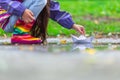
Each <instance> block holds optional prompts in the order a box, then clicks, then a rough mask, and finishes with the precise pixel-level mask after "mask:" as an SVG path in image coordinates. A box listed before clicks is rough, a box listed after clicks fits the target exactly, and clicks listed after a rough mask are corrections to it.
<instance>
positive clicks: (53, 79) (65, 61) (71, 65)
mask: <svg viewBox="0 0 120 80" xmlns="http://www.w3.org/2000/svg"><path fill="white" fill-rule="evenodd" d="M119 50H120V46H119V45H115V44H107V45H93V44H84V45H83V44H65V45H62V44H48V45H47V46H42V45H41V46H40V45H14V46H13V45H0V80H119V79H120V77H119V74H120V70H119V68H120V54H119V53H120V51H119Z"/></svg>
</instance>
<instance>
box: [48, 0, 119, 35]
mask: <svg viewBox="0 0 120 80" xmlns="http://www.w3.org/2000/svg"><path fill="white" fill-rule="evenodd" d="M58 1H59V2H60V5H61V10H66V11H67V12H69V13H71V15H72V17H73V20H74V21H75V23H77V24H81V25H84V26H85V29H86V33H87V34H91V33H94V32H102V33H110V32H116V33H117V32H120V19H119V18H120V5H119V3H120V0H58ZM53 24H54V25H53ZM48 34H49V35H52V36H54V35H57V34H65V35H70V34H77V33H76V32H75V31H73V30H67V29H64V28H62V27H61V26H59V25H58V24H56V23H55V22H53V21H50V23H49V28H48Z"/></svg>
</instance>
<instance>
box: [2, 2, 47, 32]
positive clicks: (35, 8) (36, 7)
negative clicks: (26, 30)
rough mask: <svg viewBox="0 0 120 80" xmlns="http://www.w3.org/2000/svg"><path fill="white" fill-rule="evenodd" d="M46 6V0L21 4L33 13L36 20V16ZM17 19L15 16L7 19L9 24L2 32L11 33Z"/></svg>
mask: <svg viewBox="0 0 120 80" xmlns="http://www.w3.org/2000/svg"><path fill="white" fill-rule="evenodd" d="M46 4H47V1H46V0H24V2H23V3H22V5H23V6H25V7H26V8H28V9H30V10H31V11H32V12H33V14H34V16H35V18H37V16H38V15H39V13H40V12H41V11H42V9H43V8H44V7H45V5H46ZM18 18H19V17H17V16H16V15H12V16H11V17H10V19H9V23H8V24H7V25H6V28H5V29H4V30H5V31H6V32H13V28H14V25H15V23H16V21H17V20H18Z"/></svg>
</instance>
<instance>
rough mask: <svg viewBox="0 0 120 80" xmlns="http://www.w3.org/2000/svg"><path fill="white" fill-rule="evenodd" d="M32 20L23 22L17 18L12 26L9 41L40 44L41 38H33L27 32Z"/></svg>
mask: <svg viewBox="0 0 120 80" xmlns="http://www.w3.org/2000/svg"><path fill="white" fill-rule="evenodd" d="M33 24H34V22H32V23H29V24H25V23H24V22H23V21H22V20H18V21H17V22H16V25H15V26H14V32H13V36H12V38H11V43H12V44H15V43H18V44H40V43H41V42H42V40H41V39H40V38H35V37H33V36H31V35H30V34H29V32H30V30H31V28H32V26H33Z"/></svg>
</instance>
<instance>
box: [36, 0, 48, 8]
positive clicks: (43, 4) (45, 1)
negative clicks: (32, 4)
mask: <svg viewBox="0 0 120 80" xmlns="http://www.w3.org/2000/svg"><path fill="white" fill-rule="evenodd" d="M38 3H39V4H40V5H42V6H43V7H44V6H46V4H47V0H38Z"/></svg>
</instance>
